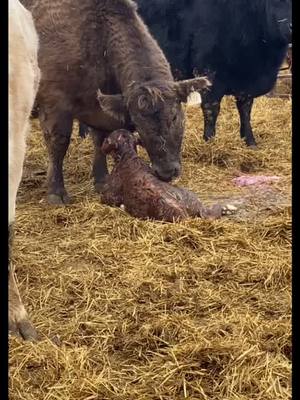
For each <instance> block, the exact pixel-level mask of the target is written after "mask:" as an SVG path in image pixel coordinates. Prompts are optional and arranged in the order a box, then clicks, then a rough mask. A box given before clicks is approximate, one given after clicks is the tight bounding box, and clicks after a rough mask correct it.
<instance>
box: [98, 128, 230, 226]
mask: <svg viewBox="0 0 300 400" xmlns="http://www.w3.org/2000/svg"><path fill="white" fill-rule="evenodd" d="M137 144H138V142H137V139H136V138H135V136H134V135H133V134H132V133H130V132H129V131H126V130H124V129H119V130H116V131H114V132H112V133H111V134H110V136H109V137H107V138H106V139H105V140H104V142H103V145H102V151H103V153H104V154H109V153H111V155H112V157H113V159H114V161H115V166H114V168H113V170H112V172H111V174H110V175H108V176H107V178H106V182H105V185H104V188H103V191H102V194H101V200H102V202H103V203H105V204H108V205H111V206H117V207H120V206H122V207H124V209H125V210H126V211H127V212H128V213H129V214H131V215H132V216H134V217H138V218H142V219H146V218H151V219H157V220H163V221H170V222H172V221H174V220H182V219H185V218H188V217H202V218H219V217H221V215H224V214H230V213H232V212H233V211H234V210H235V207H234V206H229V205H228V206H225V207H222V206H221V205H219V204H216V205H214V206H212V207H211V208H208V207H205V206H203V204H201V202H200V201H199V200H198V198H197V196H196V195H195V194H194V193H192V192H190V191H189V190H187V189H183V188H178V187H175V186H172V185H170V184H169V183H166V182H163V181H161V180H159V179H158V178H157V177H156V175H155V174H154V172H153V171H152V170H151V168H150V167H149V166H148V165H147V164H146V163H145V162H144V161H143V160H142V159H140V158H139V157H138V155H137V151H136V150H137V149H136V146H137Z"/></svg>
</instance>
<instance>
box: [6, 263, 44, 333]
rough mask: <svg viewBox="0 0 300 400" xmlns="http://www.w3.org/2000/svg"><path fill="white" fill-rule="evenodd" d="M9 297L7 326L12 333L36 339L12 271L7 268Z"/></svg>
mask: <svg viewBox="0 0 300 400" xmlns="http://www.w3.org/2000/svg"><path fill="white" fill-rule="evenodd" d="M8 288H9V293H8V295H9V299H8V304H9V307H8V316H9V320H8V327H9V330H10V332H11V333H12V334H14V335H17V336H21V337H22V338H23V339H25V340H36V339H37V338H38V335H37V332H36V330H35V328H34V326H33V325H32V323H31V322H30V321H29V318H28V315H27V312H26V310H25V307H24V305H23V303H22V300H21V297H20V293H19V290H18V286H17V283H16V280H15V276H14V271H12V270H9V282H8Z"/></svg>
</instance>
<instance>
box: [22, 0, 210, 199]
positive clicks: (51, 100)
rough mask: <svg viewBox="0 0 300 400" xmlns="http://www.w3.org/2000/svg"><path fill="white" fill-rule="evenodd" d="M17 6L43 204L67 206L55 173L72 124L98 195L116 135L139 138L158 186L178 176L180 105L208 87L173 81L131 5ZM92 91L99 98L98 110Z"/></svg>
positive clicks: (44, 2) (29, 1)
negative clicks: (30, 72)
mask: <svg viewBox="0 0 300 400" xmlns="http://www.w3.org/2000/svg"><path fill="white" fill-rule="evenodd" d="M23 4H25V5H26V6H27V7H28V8H29V9H30V10H31V11H32V14H33V18H34V20H35V22H36V26H37V31H38V33H39V34H40V52H39V64H40V68H41V72H42V80H41V85H40V90H39V93H38V96H37V104H38V106H39V118H40V122H41V127H42V129H43V132H44V136H45V139H46V144H47V148H48V154H49V159H50V162H49V167H48V201H49V202H50V203H54V204H61V203H67V202H68V201H69V198H68V194H67V192H66V190H65V187H64V179H63V171H62V168H63V159H64V156H65V154H66V151H67V149H68V146H69V141H70V135H71V131H72V122H73V119H74V118H76V119H78V120H80V121H81V122H83V123H84V124H86V125H88V126H90V127H92V128H94V134H93V137H94V145H95V157H94V163H93V175H94V179H95V185H96V188H98V190H100V189H101V186H102V183H103V180H104V177H105V175H106V174H107V167H106V158H105V157H104V155H103V154H102V153H101V151H100V149H101V145H102V142H103V139H104V137H105V136H107V134H109V132H111V131H113V130H115V129H118V128H125V127H126V128H129V129H136V130H137V131H138V132H139V133H140V135H141V139H142V141H143V143H144V145H145V147H146V150H147V152H148V154H149V157H150V159H151V162H152V164H153V169H154V171H155V172H156V174H157V175H158V176H159V177H160V178H161V179H164V180H166V181H168V180H171V179H172V178H173V177H176V176H178V175H179V173H180V164H181V157H180V153H181V144H182V139H183V132H184V114H183V110H182V106H181V102H185V101H186V100H187V98H188V96H189V94H190V93H191V92H192V91H193V90H195V91H201V90H205V89H206V88H207V87H208V86H209V82H208V80H207V79H205V78H195V79H190V80H187V81H179V82H175V81H174V79H173V76H172V73H171V69H170V66H169V63H168V62H167V60H166V58H165V56H164V54H163V52H162V51H161V49H160V48H159V46H158V44H157V42H156V41H155V40H154V39H153V38H152V36H151V35H150V33H149V31H148V29H147V27H146V26H145V25H144V23H143V21H142V20H141V18H140V17H139V16H138V14H137V11H136V4H135V3H134V2H133V1H131V0H84V1H83V0H51V1H49V0H23ZM98 88H99V89H101V91H102V92H103V93H104V94H105V95H103V96H102V97H101V98H100V104H101V107H100V108H99V103H98V101H97V98H96V91H97V89H98ZM157 132H159V134H157Z"/></svg>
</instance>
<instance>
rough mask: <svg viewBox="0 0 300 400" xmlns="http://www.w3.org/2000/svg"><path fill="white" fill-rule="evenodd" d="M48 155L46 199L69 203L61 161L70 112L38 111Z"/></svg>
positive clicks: (69, 124) (65, 147)
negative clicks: (49, 112)
mask: <svg viewBox="0 0 300 400" xmlns="http://www.w3.org/2000/svg"><path fill="white" fill-rule="evenodd" d="M39 117H40V123H41V127H42V130H43V133H44V138H45V142H46V145H47V150H48V155H49V165H48V172H47V186H48V192H47V199H48V203H49V204H57V205H63V204H68V203H70V198H69V195H68V193H67V191H66V189H65V185H64V177H63V161H64V157H65V155H66V152H67V150H68V147H69V144H70V138H71V133H72V125H73V119H72V116H71V114H70V113H68V112H64V113H63V112H60V113H59V114H48V113H47V112H45V110H42V109H41V110H40V112H39Z"/></svg>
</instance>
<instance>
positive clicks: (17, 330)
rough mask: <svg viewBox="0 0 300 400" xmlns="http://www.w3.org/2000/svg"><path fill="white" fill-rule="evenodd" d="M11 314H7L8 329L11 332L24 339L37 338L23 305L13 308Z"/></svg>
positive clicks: (31, 339) (33, 339) (32, 339)
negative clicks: (17, 308)
mask: <svg viewBox="0 0 300 400" xmlns="http://www.w3.org/2000/svg"><path fill="white" fill-rule="evenodd" d="M11 314H12V315H11ZM11 314H10V315H9V331H10V333H11V334H13V335H15V336H18V337H21V338H23V339H24V340H30V341H35V340H38V334H37V331H36V329H35V328H34V326H33V325H32V323H31V322H30V321H29V320H28V317H27V314H26V311H25V309H24V307H21V308H20V309H19V310H15V311H14V312H12V313H11Z"/></svg>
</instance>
